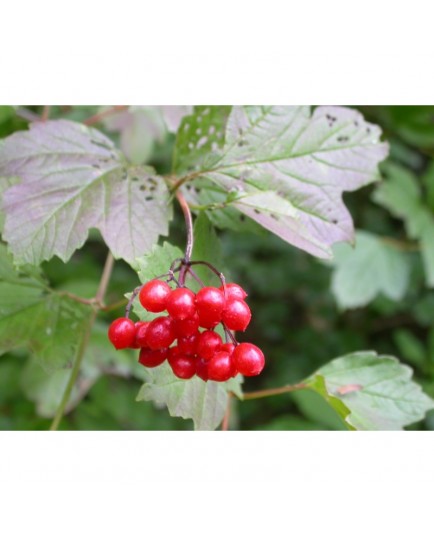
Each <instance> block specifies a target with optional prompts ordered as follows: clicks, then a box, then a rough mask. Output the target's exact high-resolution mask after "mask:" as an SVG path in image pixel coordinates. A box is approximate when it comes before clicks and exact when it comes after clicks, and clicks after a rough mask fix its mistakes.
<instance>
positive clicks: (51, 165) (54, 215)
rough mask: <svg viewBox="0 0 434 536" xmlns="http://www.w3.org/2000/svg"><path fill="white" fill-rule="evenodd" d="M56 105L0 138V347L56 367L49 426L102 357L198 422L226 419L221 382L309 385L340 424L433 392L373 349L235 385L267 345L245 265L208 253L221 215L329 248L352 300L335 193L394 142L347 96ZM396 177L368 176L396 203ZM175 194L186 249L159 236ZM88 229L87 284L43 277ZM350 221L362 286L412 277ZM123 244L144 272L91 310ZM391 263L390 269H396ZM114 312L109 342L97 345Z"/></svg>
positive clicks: (347, 229)
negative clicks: (303, 101) (102, 252)
mask: <svg viewBox="0 0 434 536" xmlns="http://www.w3.org/2000/svg"><path fill="white" fill-rule="evenodd" d="M84 112H85V110H84ZM84 112H83V110H81V112H80V113H81V114H83V113H84ZM11 113H15V111H14V110H13V109H12V112H11ZM21 113H22V110H21ZM63 113H64V112H63V111H62V108H61V107H59V108H58V109H57V108H56V109H53V110H51V112H50V110H49V108H48V107H46V109H45V110H44V114H43V117H42V119H39V118H38V117H37V116H36V117H35V116H34V115H32V114H33V112H31V113H30V112H27V113H26V114H25V116H26V118H27V119H28V118H29V117H30V119H31V124H30V126H29V128H24V127H23V130H20V131H18V132H15V133H14V134H12V135H11V136H9V137H7V138H5V139H4V140H1V141H0V195H1V197H2V205H1V214H0V216H1V218H0V229H1V232H2V239H3V243H2V244H1V245H0V351H1V352H2V353H4V352H7V351H10V350H12V349H14V348H16V347H19V346H25V347H26V348H27V350H28V351H29V352H30V353H31V355H32V356H33V359H34V360H35V363H36V364H38V365H39V366H41V367H43V368H44V369H45V371H46V372H47V374H48V376H47V378H48V379H47V380H45V381H53V382H54V379H53V378H55V377H56V378H57V377H60V378H61V379H60V380H59V382H58V383H56V384H55V385H56V389H54V392H55V393H56V404H55V405H54V407H53V408H51V407H50V408H51V409H49V410H46V414H47V415H52V416H54V419H53V423H52V427H51V428H52V429H57V428H58V426H59V423H60V421H61V419H62V416H63V414H64V413H65V411H69V410H71V409H72V408H73V407H74V406H75V405H77V404H78V403H79V402H80V400H81V398H83V396H84V395H85V394H86V392H87V390H88V389H89V388H90V387H91V386H92V384H93V383H94V382H95V381H96V379H97V378H99V377H100V376H101V375H103V374H106V373H107V371H110V372H113V371H114V372H116V373H118V374H123V375H127V376H134V377H138V378H141V380H142V381H143V385H142V388H141V389H140V392H139V393H138V396H137V400H139V401H152V402H154V403H156V404H157V405H158V406H159V407H161V406H166V407H167V409H168V411H169V412H170V414H171V415H173V416H177V417H183V418H188V419H192V420H193V422H194V426H195V428H196V429H200V430H204V429H215V428H217V427H218V426H219V425H220V424H222V422H223V424H222V427H223V429H227V428H228V427H229V417H230V409H231V404H230V402H231V400H232V401H234V400H236V399H238V400H239V401H245V400H249V399H253V398H260V397H265V396H273V395H277V394H281V393H286V392H291V391H296V390H311V391H315V392H316V393H318V394H319V395H320V396H321V397H323V398H324V400H325V401H326V402H327V403H329V405H330V406H331V407H332V408H333V409H334V410H335V412H336V413H337V415H338V416H339V417H341V419H342V421H343V422H344V423H345V426H346V427H347V428H349V429H360V430H365V429H373V430H377V429H401V428H403V427H404V426H405V425H408V424H410V423H412V422H415V421H418V420H420V419H421V418H422V417H423V416H424V414H425V412H426V411H427V410H428V409H430V408H432V407H433V402H432V401H431V399H430V398H429V397H428V396H426V395H425V394H424V393H423V392H422V390H421V389H420V387H419V386H418V385H417V384H416V383H415V382H413V381H412V379H411V376H412V371H411V369H409V368H408V367H407V366H404V365H402V364H400V362H399V361H398V360H397V359H396V358H395V357H391V356H385V355H377V354H376V352H374V351H360V352H354V353H351V354H348V355H345V356H342V357H338V358H336V359H333V360H331V361H330V362H329V363H328V364H326V365H324V366H323V367H321V368H320V369H319V370H317V371H315V372H314V371H313V372H312V374H311V375H310V376H309V377H308V378H306V379H304V380H302V381H300V382H299V383H297V384H295V385H284V386H281V385H279V386H276V387H271V388H269V389H266V390H261V391H250V392H249V391H248V392H247V393H243V390H242V388H241V385H242V382H243V378H244V377H247V380H246V385H247V386H248V385H249V381H251V380H249V377H250V376H256V375H258V374H260V373H262V374H263V375H264V376H265V375H266V374H267V364H268V363H269V360H268V358H267V356H264V354H263V352H262V351H261V349H260V348H259V346H258V341H256V340H255V330H254V329H248V325H249V322H250V320H251V318H253V321H254V318H255V311H252V312H251V311H250V308H249V306H248V304H247V301H246V298H247V294H246V292H245V291H244V290H243V286H244V285H243V281H236V282H234V281H233V280H232V278H231V276H230V264H231V259H230V258H224V256H222V255H220V256H219V255H217V251H218V245H219V241H218V235H217V233H216V229H217V230H220V231H221V232H226V231H227V230H230V231H235V232H237V231H243V232H250V231H257V230H258V229H261V232H263V231H264V230H265V231H267V232H269V233H273V234H274V235H277V236H278V237H280V238H281V239H282V240H283V241H285V242H287V243H288V247H296V248H300V249H301V250H303V251H305V252H307V253H309V254H311V255H313V256H315V257H318V258H320V259H331V258H332V257H333V254H334V253H335V260H334V261H333V262H335V263H336V265H335V266H336V272H335V277H334V285H335V286H334V288H338V290H335V295H336V296H337V299H338V301H339V302H340V303H349V301H348V300H349V296H350V298H351V299H353V301H352V302H351V303H354V304H358V303H361V302H360V300H361V299H364V296H363V295H361V296H356V295H355V294H354V293H353V295H351V292H348V288H349V285H348V284H347V280H346V279H345V278H346V273H347V271H348V266H351V263H354V262H355V261H354V260H353V259H352V258H351V257H350V256H349V255H348V252H347V250H346V249H345V246H344V245H342V244H341V245H339V246H337V245H336V244H337V243H339V242H347V243H348V242H353V241H354V229H353V222H352V218H351V215H350V213H349V211H348V210H347V208H346V207H345V205H344V203H343V200H342V196H343V193H344V192H351V191H354V190H356V189H358V188H360V187H362V186H364V185H367V184H370V183H373V182H375V181H377V180H378V179H380V174H379V171H378V164H379V163H380V162H381V161H382V160H384V159H385V158H386V156H387V154H388V145H387V144H386V143H384V142H383V141H381V131H380V129H379V128H378V127H377V126H375V125H373V124H370V123H368V122H366V121H365V119H364V118H363V116H362V115H361V114H360V113H359V112H357V111H355V110H352V109H349V108H342V107H321V106H320V107H316V108H315V109H313V110H311V109H310V107H307V106H233V107H231V106H198V107H190V106H172V107H170V106H157V107H137V106H136V107H127V106H115V107H108V108H105V109H102V110H99V111H97V113H95V114H94V115H92V116H90V117H88V119H85V120H84V121H83V122H80V121H79V120H78V121H77V120H75V121H72V120H67V119H64V118H63V117H62V114H63ZM50 114H51V117H52V119H48V117H49V115H50ZM53 116H56V117H55V118H53ZM76 119H80V117H78V116H76ZM91 125H98V127H99V128H95V127H94V126H91ZM103 131H105V133H104V132H103ZM168 133H169V134H168ZM167 135H170V136H172V139H173V143H174V146H173V154H172V159H171V160H172V167H171V170H170V171H169V172H168V173H165V174H164V175H159V174H158V173H157V172H156V171H155V170H154V169H153V168H152V167H150V166H148V165H146V163H147V162H148V159H149V155H150V154H151V153H152V147H153V146H154V145H158V143H159V142H160V141H161V139H162V138H164V137H165V136H167ZM390 191H391V190H390V189H389V190H385V189H380V188H379V189H378V191H377V192H378V198H379V199H381V200H382V203H383V204H385V205H387V204H388V205H391V206H393V207H394V209H395V208H396V207H395V205H396V202H397V201H396V200H397V196H389V197H388V192H390ZM392 193H393V192H392ZM394 203H395V204H394ZM176 205H179V206H180V207H181V208H182V211H183V214H184V216H185V222H186V229H187V246H186V249H185V251H184V252H182V251H181V250H180V249H179V248H177V247H176V246H174V245H173V244H172V243H171V242H169V241H164V240H162V237H165V236H168V235H169V222H170V221H171V220H172V217H173V209H174V206H176ZM396 212H397V214H398V215H400V214H402V213H403V212H402V207H398V208H396ZM404 212H405V211H404ZM192 214H193V216H194V218H195V223H194V226H193V216H192ZM90 229H93V231H92V232H93V233H94V232H95V229H96V230H98V231H99V233H100V235H101V237H102V240H103V241H104V243H105V244H106V246H107V248H108V250H109V251H108V254H107V260H106V263H105V266H104V269H103V271H102V275H101V279H100V283H99V287H98V289H97V291H96V294H95V296H94V297H93V298H83V297H82V296H79V295H77V294H74V293H72V292H70V291H69V290H68V289H66V290H65V289H56V288H53V287H51V286H50V283H49V282H48V281H47V278H46V277H45V276H44V272H43V267H42V268H41V265H42V263H43V262H44V261H47V260H50V259H52V258H53V257H54V256H57V257H59V258H60V259H61V260H62V261H64V262H65V263H66V262H69V260H70V258H71V256H72V254H73V253H74V252H75V251H76V250H77V249H79V248H81V247H82V246H83V244H84V243H85V241H86V239H87V237H88V234H89V231H90ZM357 236H358V237H360V240H359V238H358V243H360V244H361V245H362V246H363V247H368V248H371V250H372V252H375V255H372V256H371V258H372V262H371V263H369V265H367V266H366V269H365V270H364V272H363V273H362V275H364V274H365V273H366V276H367V277H368V278H369V281H371V282H372V285H374V287H373V288H372V289H371V290H370V294H369V295H370V296H371V295H372V296H375V295H376V293H379V292H383V293H385V294H386V295H387V296H390V297H391V298H392V299H399V297H400V296H401V295H402V289H403V288H404V287H405V278H406V277H407V276H406V273H407V272H406V271H405V270H403V269H401V268H402V262H401V261H402V259H401V258H400V256H399V254H398V253H397V252H395V251H390V248H389V249H388V248H387V244H386V245H385V244H384V243H383V242H380V241H379V240H376V239H372V237H371V238H369V236H363V233H362V234H360V233H359V234H358V235H357ZM169 239H171V237H170V236H169ZM240 241H242V235H241V234H240ZM425 242H426V241H425ZM425 242H424V243H425ZM342 248H344V249H342ZM116 259H122V260H124V261H125V262H127V263H128V264H129V265H130V266H131V267H132V268H133V269H134V270H135V271H136V273H137V275H138V278H139V280H140V284H139V285H138V286H137V288H136V289H135V290H133V292H132V293H130V294H129V295H128V300H127V306H126V312H125V316H120V317H118V318H117V319H116V320H114V321H113V322H112V324H111V325H110V326H107V325H106V324H105V323H104V321H103V320H102V318H101V316H102V315H103V314H104V313H106V312H107V311H109V310H113V309H114V308H115V309H116V310H119V314H122V313H121V312H120V311H121V310H122V309H121V308H122V306H123V305H125V304H124V303H122V304H119V303H113V304H109V305H107V304H106V303H105V301H104V300H105V295H106V290H107V286H108V283H109V281H110V277H111V273H112V269H113V265H114V262H115V260H116ZM384 266H388V267H391V271H392V272H393V271H394V270H395V268H396V271H397V272H399V274H400V275H399V279H397V278H395V279H394V281H395V280H396V281H397V284H396V285H395V284H391V283H390V279H389V278H388V277H387V274H386V275H385V274H384ZM223 267H224V268H223ZM221 270H222V271H221ZM223 273H225V274H226V277H227V280H226V278H225V276H224V275H223ZM365 279H366V278H365ZM340 280H342V281H343V282H342V283H339V285H337V283H336V281H340ZM372 285H371V286H372ZM350 286H351V285H350ZM124 291H125V292H128V291H129V289H127V288H125V289H124ZM368 299H369V298H368ZM107 329H108V338H109V339H110V341H111V343H112V345H110V346H101V345H102V344H105V343H101V335H102V338H103V339H104V341H105V342H106V341H107V335H106V334H107ZM240 334H241V337H242V339H241V341H240V342H239V341H238V339H239V338H240V337H239V335H240ZM113 347H114V348H113ZM102 348H103V350H102ZM115 349H119V350H120V351H116V350H115ZM131 349H132V351H133V352H134V354H133V355H134V356H135V358H134V357H133V356H132V353H131ZM331 357H332V356H331ZM290 358H291V356H287V366H288V367H291V359H290ZM266 363H267V364H266ZM59 375H60V376H59ZM48 392H50V393H52V392H53V388H52V386H51V389H44V388H41V387H39V388H38V389H37V390H35V391H34V392H33V394H32V396H34V397H35V398H36V399H37V400H38V402H39V403H40V405H41V400H42V398H43V397H44V396H45V395H46V393H48ZM41 397H42V398H41ZM42 405H43V404H42ZM44 407H45V406H44ZM144 428H146V424H145V423H144Z"/></svg>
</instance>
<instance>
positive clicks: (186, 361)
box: [169, 353, 196, 380]
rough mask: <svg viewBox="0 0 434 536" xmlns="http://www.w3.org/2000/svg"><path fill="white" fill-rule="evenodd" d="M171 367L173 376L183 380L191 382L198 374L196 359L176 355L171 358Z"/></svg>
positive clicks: (180, 354) (179, 354)
mask: <svg viewBox="0 0 434 536" xmlns="http://www.w3.org/2000/svg"><path fill="white" fill-rule="evenodd" d="M169 365H170V366H171V367H172V370H173V374H175V376H176V377H177V378H181V380H189V379H190V378H192V377H193V376H194V375H195V374H196V360H195V359H194V357H191V356H187V355H184V354H182V353H175V354H173V355H170V357H169Z"/></svg>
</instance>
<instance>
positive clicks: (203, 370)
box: [196, 357, 208, 382]
mask: <svg viewBox="0 0 434 536" xmlns="http://www.w3.org/2000/svg"><path fill="white" fill-rule="evenodd" d="M196 376H199V378H200V379H201V380H203V381H204V382H207V381H208V361H205V360H204V359H202V358H201V357H198V358H197V359H196Z"/></svg>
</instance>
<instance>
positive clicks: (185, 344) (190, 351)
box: [178, 333, 199, 355]
mask: <svg viewBox="0 0 434 536" xmlns="http://www.w3.org/2000/svg"><path fill="white" fill-rule="evenodd" d="M198 338H199V333H196V334H195V335H192V336H191V337H180V338H179V339H178V348H179V351H180V352H181V353H182V354H185V355H195V354H196V353H197V343H198Z"/></svg>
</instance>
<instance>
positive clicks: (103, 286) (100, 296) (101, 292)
mask: <svg viewBox="0 0 434 536" xmlns="http://www.w3.org/2000/svg"><path fill="white" fill-rule="evenodd" d="M113 265H114V257H113V255H112V254H111V253H110V252H109V253H108V255H107V258H106V261H105V264H104V269H103V272H102V275H101V280H100V283H99V286H98V290H97V293H96V296H95V301H96V302H97V303H102V301H103V300H104V296H105V293H106V291H107V287H108V283H109V281H110V276H111V273H112V270H113ZM97 314H98V310H97V309H94V310H93V311H92V313H91V315H90V318H89V322H88V324H87V327H86V330H85V332H84V333H83V336H82V338H81V341H80V346H79V347H78V350H77V355H76V357H75V362H74V366H73V367H72V371H71V375H70V377H69V380H68V383H67V384H66V387H65V391H64V393H63V396H62V400H61V401H60V404H59V407H58V408H57V411H56V415H55V416H54V419H53V422H52V423H51V426H50V430H51V431H54V430H57V429H58V428H59V424H60V421H61V420H62V417H63V414H64V412H65V409H66V407H67V405H68V402H69V398H70V396H71V392H72V389H73V387H74V385H75V382H76V380H77V377H78V374H79V372H80V367H81V364H82V362H83V358H84V353H85V351H86V347H87V344H88V342H89V339H90V334H91V332H92V328H93V325H94V323H95V320H96V316H97Z"/></svg>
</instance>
